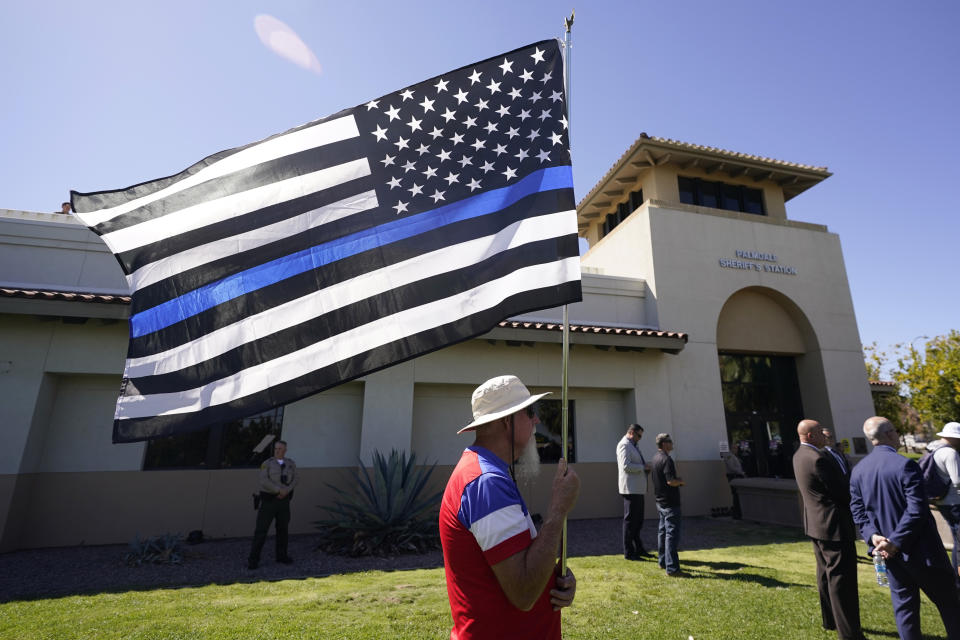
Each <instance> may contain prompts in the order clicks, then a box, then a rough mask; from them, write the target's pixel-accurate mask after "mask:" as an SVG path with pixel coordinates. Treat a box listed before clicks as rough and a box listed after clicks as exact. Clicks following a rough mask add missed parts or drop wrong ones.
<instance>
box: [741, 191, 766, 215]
mask: <svg viewBox="0 0 960 640" xmlns="http://www.w3.org/2000/svg"><path fill="white" fill-rule="evenodd" d="M743 210H744V211H745V212H747V213H757V214H760V215H764V214H765V213H766V211H765V210H764V208H763V191H761V190H760V189H750V188H748V187H744V188H743Z"/></svg>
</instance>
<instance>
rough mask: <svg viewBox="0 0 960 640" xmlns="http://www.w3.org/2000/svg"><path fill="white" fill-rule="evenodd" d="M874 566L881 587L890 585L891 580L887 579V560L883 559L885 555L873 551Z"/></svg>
mask: <svg viewBox="0 0 960 640" xmlns="http://www.w3.org/2000/svg"><path fill="white" fill-rule="evenodd" d="M873 568H874V570H875V571H876V573H877V584H878V585H880V586H881V587H889V586H890V582H889V581H888V580H887V562H886V561H885V560H884V559H883V556H882V555H880V554H879V553H877V552H876V551H874V552H873Z"/></svg>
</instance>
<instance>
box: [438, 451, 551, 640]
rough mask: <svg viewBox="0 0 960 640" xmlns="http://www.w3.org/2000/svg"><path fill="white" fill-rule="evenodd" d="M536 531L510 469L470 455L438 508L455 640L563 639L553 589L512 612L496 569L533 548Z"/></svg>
mask: <svg viewBox="0 0 960 640" xmlns="http://www.w3.org/2000/svg"><path fill="white" fill-rule="evenodd" d="M536 537H537V530H536V527H534V525H533V520H532V519H531V518H530V514H529V513H528V511H527V506H526V504H524V502H523V498H521V497H520V492H519V491H518V490H517V485H516V484H515V483H514V482H513V480H512V479H511V478H510V473H509V469H508V468H507V465H506V463H504V462H503V461H502V460H501V459H500V458H498V457H497V456H496V455H494V454H493V453H492V452H490V451H489V450H487V449H484V448H483V447H468V448H467V449H466V450H464V452H463V456H461V458H460V462H459V463H458V464H457V466H456V468H455V469H454V470H453V473H452V474H451V476H450V480H449V481H448V482H447V488H446V491H445V492H444V494H443V501H442V502H441V506H440V541H441V543H442V544H443V560H444V566H445V570H446V576H447V595H448V596H449V598H450V611H451V613H452V614H453V629H452V630H451V632H450V638H451V640H466V639H468V638H469V639H477V638H483V639H487V638H556V639H557V640H559V638H560V613H559V612H558V611H554V610H553V607H552V606H551V605H550V588H551V587H552V586H553V582H552V581H548V582H547V585H546V587H545V589H544V592H543V594H541V596H540V598H539V600H538V601H537V603H536V604H535V605H534V607H533V609H531V610H530V611H521V610H520V609H517V608H516V607H515V606H513V605H512V604H511V603H510V601H509V600H508V599H507V597H506V595H505V594H504V593H503V589H502V588H501V587H500V583H499V582H498V581H497V578H496V576H495V575H494V573H493V570H492V569H491V566H492V565H495V564H497V563H499V562H501V561H503V560H506V559H507V558H509V557H510V556H512V555H514V554H515V553H519V552H521V551H523V550H524V549H526V548H527V547H529V546H530V545H531V544H532V542H533V539H534V538H536Z"/></svg>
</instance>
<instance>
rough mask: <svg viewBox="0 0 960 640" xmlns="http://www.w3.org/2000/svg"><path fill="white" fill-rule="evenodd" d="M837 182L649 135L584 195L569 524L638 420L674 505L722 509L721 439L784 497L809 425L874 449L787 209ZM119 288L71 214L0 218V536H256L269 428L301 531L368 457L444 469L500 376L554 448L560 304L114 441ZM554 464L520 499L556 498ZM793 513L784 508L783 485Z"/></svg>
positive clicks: (848, 310) (612, 494)
mask: <svg viewBox="0 0 960 640" xmlns="http://www.w3.org/2000/svg"><path fill="white" fill-rule="evenodd" d="M829 176H830V173H829V172H828V171H827V170H826V169H825V168H823V167H812V166H805V165H801V164H795V163H791V162H783V161H779V160H772V159H769V158H762V157H757V156H751V155H745V154H742V153H734V152H730V151H725V150H722V149H715V148H710V147H702V146H698V145H693V144H687V143H682V142H676V141H673V140H666V139H661V138H655V137H649V136H647V135H641V137H640V138H639V139H638V140H637V141H636V142H635V143H634V144H633V145H632V146H631V147H630V148H629V149H628V150H627V151H626V153H624V154H623V156H622V157H621V158H620V159H619V160H618V161H617V162H616V164H615V165H614V166H613V167H612V168H611V169H610V171H609V172H608V173H607V174H606V175H605V176H604V177H603V178H602V179H601V180H600V182H599V183H598V184H597V185H596V186H595V187H594V188H593V190H591V191H590V193H589V194H587V196H586V197H585V198H584V199H583V201H582V202H581V203H580V205H579V207H578V217H579V229H580V235H581V236H582V237H583V238H585V239H586V240H587V241H588V242H589V246H590V248H589V250H588V251H586V253H585V254H584V255H583V257H582V266H583V290H584V300H583V302H581V303H579V304H576V305H572V306H571V307H570V322H571V325H572V330H571V345H572V346H571V353H570V369H569V386H570V393H569V399H570V408H571V438H570V450H571V458H572V459H573V461H574V462H575V463H576V465H577V471H578V473H579V474H580V476H581V478H582V481H583V485H582V491H581V497H580V500H579V504H578V505H577V507H576V508H575V510H574V511H573V513H572V516H571V517H572V518H594V517H613V516H618V515H620V513H621V508H622V507H621V503H620V500H619V497H618V496H617V470H616V465H615V446H616V443H617V441H618V440H619V438H620V437H621V436H622V434H623V432H624V431H625V428H626V425H627V424H629V423H631V422H639V423H641V424H642V425H643V426H644V427H645V429H646V437H645V438H644V439H643V440H642V441H641V444H640V446H641V450H642V451H643V453H644V454H645V456H646V457H647V458H648V459H649V458H652V457H653V454H654V452H655V447H654V444H653V436H654V435H655V434H656V433H658V432H661V431H663V432H668V433H670V434H671V435H672V436H673V440H674V443H675V452H674V456H675V458H676V459H677V462H678V467H679V469H680V473H681V475H683V476H684V479H685V480H686V486H685V487H684V488H683V490H682V496H683V501H684V513H685V514H686V515H709V514H710V513H711V511H712V510H713V509H715V508H718V507H726V506H729V505H730V493H729V488H728V485H727V481H726V479H725V477H724V466H723V463H722V461H721V453H722V452H726V451H727V450H728V449H729V448H730V447H731V445H733V444H736V445H737V448H738V449H739V452H740V455H741V459H742V461H743V465H744V467H745V469H746V471H747V473H748V475H750V476H752V477H754V478H756V479H757V480H755V481H754V484H755V486H756V487H759V489H758V490H764V491H767V495H768V497H769V499H770V500H771V501H773V502H771V504H773V503H775V501H776V491H778V490H780V489H782V488H783V487H784V486H789V483H790V481H789V480H788V479H785V478H789V477H790V475H791V473H792V471H791V465H790V456H791V455H792V452H793V449H794V448H795V446H796V431H795V427H796V423H797V421H798V420H799V419H801V418H802V417H811V418H816V419H818V420H819V421H820V422H821V423H822V424H825V425H828V426H831V427H834V428H835V429H836V431H837V434H838V438H839V439H847V440H848V441H849V442H850V443H851V448H852V450H853V451H852V453H854V454H857V453H865V452H866V451H865V445H864V443H863V440H862V438H858V437H857V436H859V435H860V432H859V426H860V425H861V424H862V422H863V420H864V419H865V418H866V417H868V416H870V415H872V413H873V408H872V402H871V397H870V388H869V385H868V382H867V377H866V373H865V369H864V366H863V356H862V353H861V345H860V339H859V335H858V332H857V323H856V318H855V317H854V311H853V304H852V301H851V298H850V290H849V286H848V284H847V277H846V270H845V267H844V262H843V255H842V252H841V248H840V238H839V237H838V236H837V235H836V234H833V233H831V232H830V231H829V230H828V229H827V227H826V226H824V225H823V224H818V223H815V222H799V221H795V220H791V219H789V218H788V216H787V210H786V203H787V202H788V201H789V200H790V199H791V198H793V197H795V196H797V195H799V194H801V193H802V192H804V191H805V190H807V189H809V188H811V187H814V186H816V185H817V184H818V183H819V182H820V181H822V180H825V179H826V178H828V177H829ZM826 215H827V214H826V212H825V214H824V217H825V216H826ZM127 291H128V290H127V287H126V282H125V280H124V278H123V275H122V273H121V271H120V268H119V266H118V265H117V263H116V261H115V260H114V258H113V256H112V255H111V254H110V253H109V252H108V251H107V249H106V247H105V246H104V245H103V244H102V242H101V241H100V240H99V238H97V237H96V236H95V235H94V234H92V233H91V232H89V231H88V230H87V229H86V228H85V227H84V226H82V225H81V224H80V223H79V222H78V221H76V220H75V219H73V218H72V217H71V216H68V215H62V214H48V213H34V212H25V211H10V210H2V209H0V429H2V433H3V442H4V446H3V447H2V449H0V550H11V549H17V548H28V547H45V546H57V545H76V544H81V543H84V544H102V543H117V542H126V541H128V540H130V539H132V538H133V536H134V535H136V534H140V535H141V536H149V535H157V534H160V533H165V532H183V533H186V532H187V531H190V530H194V529H202V530H203V532H204V534H205V535H207V536H212V537H218V536H225V537H226V536H247V535H251V533H252V530H253V524H254V513H253V510H252V504H251V493H253V491H254V490H255V484H256V476H257V471H256V468H257V466H258V464H259V462H260V461H261V460H262V459H263V456H265V455H267V454H266V452H267V451H269V449H270V447H267V448H266V450H265V451H264V452H263V453H257V452H255V451H254V449H255V447H256V446H257V444H258V443H260V442H262V441H263V440H264V438H265V437H267V436H274V437H282V438H283V439H284V440H286V441H287V442H288V443H289V455H290V456H291V457H292V458H294V459H295V460H296V461H297V464H298V467H299V468H300V470H301V473H302V477H301V481H300V485H299V487H298V489H297V492H296V494H297V495H296V497H295V504H294V509H293V521H292V523H291V528H292V530H293V531H294V532H295V533H309V532H310V531H312V528H313V525H312V524H311V523H312V522H313V521H315V520H317V519H320V518H322V517H324V515H325V514H324V512H323V511H322V510H321V509H320V506H321V505H323V504H325V503H329V502H330V501H331V500H332V499H333V496H334V492H333V491H332V490H331V489H330V487H329V486H328V483H329V484H333V485H344V484H345V483H346V482H347V471H348V470H349V469H351V468H354V467H356V465H357V463H358V460H363V461H369V459H370V457H371V454H372V452H373V451H374V450H379V451H382V452H389V451H390V450H391V449H402V450H406V451H413V452H414V453H415V454H416V455H417V458H418V460H420V461H422V462H425V463H434V462H436V463H437V469H436V472H435V476H436V478H437V481H438V483H442V482H443V481H444V480H445V478H446V476H447V474H448V473H449V471H450V470H451V468H452V465H453V464H455V462H456V461H457V460H458V458H459V455H460V451H461V450H462V449H463V447H464V446H466V445H468V444H470V441H471V440H470V436H469V435H465V436H457V435H456V430H457V429H458V428H459V427H460V426H462V425H464V424H466V423H468V422H469V421H470V420H471V416H470V406H469V405H470V393H471V391H472V390H473V388H474V387H475V386H476V385H478V384H479V383H481V382H483V381H484V380H486V379H487V378H490V377H492V376H495V375H499V374H504V373H512V374H515V375H518V376H519V377H520V378H521V379H522V380H523V381H524V382H525V383H526V384H527V385H528V386H529V387H530V388H531V390H532V391H533V392H543V391H553V392H554V395H552V396H550V397H549V399H548V400H545V401H544V402H543V424H542V425H541V427H540V430H539V431H538V433H537V443H538V447H539V448H540V452H541V457H542V459H543V460H545V461H550V460H555V459H556V458H557V456H558V454H559V450H560V436H559V433H560V425H559V413H560V399H559V395H560V394H559V391H560V381H561V347H560V344H561V335H562V334H561V327H560V320H561V310H560V309H551V310H546V311H540V312H536V313H532V314H529V315H527V316H522V317H517V318H511V319H510V320H508V321H505V322H502V323H500V325H499V326H498V327H496V328H495V329H493V330H492V331H491V332H490V333H488V334H486V335H483V336H481V337H479V338H477V339H474V340H470V341H468V342H465V343H462V344H459V345H456V346H453V347H449V348H447V349H443V350H441V351H438V352H435V353H432V354H430V355H427V356H424V357H421V358H418V359H416V360H413V361H410V362H407V363H404V364H401V365H397V366H395V367H392V368H390V369H387V370H384V371H381V372H379V373H376V374H373V375H370V376H367V377H365V378H362V379H360V380H358V381H354V382H350V383H347V384H344V385H341V386H340V387H336V388H334V389H331V390H329V391H326V392H324V393H320V394H317V395H315V396H312V397H310V398H307V399H305V400H301V401H299V402H296V403H294V404H291V405H287V406H285V407H282V408H279V409H276V410H273V411H270V412H267V413H264V414H261V415H258V416H252V417H250V418H247V419H244V420H239V421H235V422H231V423H225V424H217V425H213V426H211V427H210V428H209V429H207V430H205V431H201V432H198V433H192V434H187V435H183V436H176V437H171V438H167V439H162V440H155V441H151V442H148V443H145V442H140V443H132V444H119V445H114V444H112V443H111V431H112V423H113V412H114V404H115V401H116V396H117V392H118V390H119V387H120V380H121V372H122V370H123V363H124V356H125V354H126V347H127V338H128V328H127V316H128V310H129V298H128V297H127ZM550 466H552V465H547V468H544V470H543V471H542V477H541V481H540V483H539V486H537V487H536V489H535V490H534V491H533V495H531V496H530V500H529V502H530V505H531V509H532V510H533V511H538V510H543V509H545V508H546V504H545V497H546V496H547V492H548V490H549V478H550V477H551V475H552V470H551V469H550V468H549V467H550ZM777 478H781V480H777ZM777 483H785V484H779V485H778V484H777ZM745 491H746V489H745ZM787 494H789V492H787ZM787 494H784V495H787ZM791 500H793V502H791ZM784 504H786V505H787V507H786V510H787V511H790V510H792V509H794V508H795V507H794V505H795V498H793V497H792V494H789V495H787V498H786V499H785V502H784ZM647 505H648V507H647V508H648V511H649V513H648V517H653V515H654V507H653V501H652V500H648V502H647ZM769 511H771V512H774V511H776V509H775V508H774V509H770V510H769ZM748 515H749V514H748ZM774 519H776V518H774Z"/></svg>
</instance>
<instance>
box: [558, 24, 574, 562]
mask: <svg viewBox="0 0 960 640" xmlns="http://www.w3.org/2000/svg"><path fill="white" fill-rule="evenodd" d="M573 14H574V12H573V11H572V10H571V11H570V17H569V18H564V19H563V24H564V26H565V27H566V32H565V33H564V36H563V46H564V56H563V76H564V82H565V83H566V85H567V137H568V146H570V144H569V136H570V133H569V131H570V122H571V121H572V120H573V118H572V117H571V113H572V108H571V101H570V50H571V47H572V46H573V42H572V36H571V33H570V32H571V30H572V28H573ZM568 306H569V305H563V347H562V350H563V374H562V376H563V381H562V383H561V384H562V386H561V388H560V405H561V411H560V415H561V420H560V425H561V428H560V438H561V440H560V441H561V443H562V444H561V455H562V456H563V459H564V460H569V451H568V450H567V449H568V447H567V441H568V437H569V436H568V433H569V419H570V417H569V416H568V415H567V406H568V402H567V369H568V367H569V364H570V315H569V311H568ZM560 575H561V576H565V575H567V518H566V516H564V518H563V529H562V531H561V534H560Z"/></svg>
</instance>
